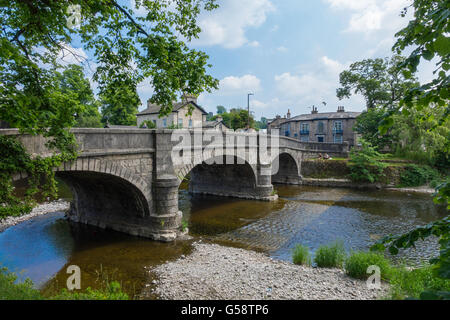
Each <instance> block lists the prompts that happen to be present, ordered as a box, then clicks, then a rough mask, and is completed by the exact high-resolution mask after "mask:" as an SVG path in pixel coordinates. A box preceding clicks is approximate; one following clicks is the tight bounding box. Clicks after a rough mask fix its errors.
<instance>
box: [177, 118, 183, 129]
mask: <svg viewBox="0 0 450 320" xmlns="http://www.w3.org/2000/svg"><path fill="white" fill-rule="evenodd" d="M178 127H180V128H183V119H178Z"/></svg>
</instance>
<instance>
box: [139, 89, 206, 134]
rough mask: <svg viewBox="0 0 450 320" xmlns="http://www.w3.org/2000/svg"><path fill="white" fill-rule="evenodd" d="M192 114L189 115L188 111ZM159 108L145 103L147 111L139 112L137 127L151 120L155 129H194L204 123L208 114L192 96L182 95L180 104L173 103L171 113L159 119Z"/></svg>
mask: <svg viewBox="0 0 450 320" xmlns="http://www.w3.org/2000/svg"><path fill="white" fill-rule="evenodd" d="M190 109H192V114H191V115H189V114H188V113H189V110H190ZM160 110H161V106H158V105H156V104H153V103H151V102H150V101H148V102H147V109H145V110H144V111H142V112H139V113H138V114H137V115H136V116H137V125H138V127H140V125H141V124H142V122H144V121H147V120H151V121H153V122H154V123H155V125H156V128H169V127H172V128H173V127H175V126H176V127H178V128H194V127H200V126H201V124H202V123H204V122H205V121H206V116H207V115H208V113H207V112H206V111H205V110H204V109H203V108H202V107H200V106H199V105H198V104H197V97H195V96H192V95H184V96H183V97H182V101H181V102H177V103H174V105H173V109H172V113H171V114H169V115H168V116H165V117H162V118H160V117H159V111H160Z"/></svg>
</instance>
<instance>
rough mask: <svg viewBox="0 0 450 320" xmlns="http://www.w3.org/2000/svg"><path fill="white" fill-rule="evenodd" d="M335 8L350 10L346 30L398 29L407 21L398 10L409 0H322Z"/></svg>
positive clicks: (366, 31)
mask: <svg viewBox="0 0 450 320" xmlns="http://www.w3.org/2000/svg"><path fill="white" fill-rule="evenodd" d="M324 1H325V2H327V3H328V4H329V5H330V7H331V8H333V9H335V10H342V11H344V10H345V11H350V12H351V15H350V20H349V23H348V27H347V29H346V30H345V31H347V32H364V33H371V32H374V31H377V30H399V29H400V28H401V26H402V25H405V24H406V23H407V21H408V19H407V18H401V17H400V12H401V10H402V9H403V8H405V7H407V6H408V5H409V3H410V1H409V0H324Z"/></svg>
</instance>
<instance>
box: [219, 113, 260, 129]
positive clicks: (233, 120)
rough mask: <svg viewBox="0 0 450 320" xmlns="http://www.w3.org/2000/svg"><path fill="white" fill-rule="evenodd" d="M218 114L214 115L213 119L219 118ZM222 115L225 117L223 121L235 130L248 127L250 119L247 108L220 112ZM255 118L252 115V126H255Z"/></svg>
mask: <svg viewBox="0 0 450 320" xmlns="http://www.w3.org/2000/svg"><path fill="white" fill-rule="evenodd" d="M217 116H218V115H216V116H214V117H213V120H215V119H217ZM220 116H221V117H222V119H223V122H224V123H225V125H226V126H227V127H228V128H230V129H233V130H237V129H243V128H246V127H247V121H248V112H247V110H244V109H240V108H233V109H231V110H230V112H225V113H222V114H220ZM255 124H256V122H255V120H254V119H253V117H252V116H251V115H250V128H255Z"/></svg>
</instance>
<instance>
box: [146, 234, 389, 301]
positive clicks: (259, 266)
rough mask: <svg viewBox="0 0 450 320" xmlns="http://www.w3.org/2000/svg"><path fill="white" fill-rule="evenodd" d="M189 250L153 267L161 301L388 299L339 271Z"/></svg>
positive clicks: (207, 247)
mask: <svg viewBox="0 0 450 320" xmlns="http://www.w3.org/2000/svg"><path fill="white" fill-rule="evenodd" d="M193 246H194V250H193V252H192V254H191V255H189V256H188V257H187V259H178V260H176V261H172V262H168V263H165V264H162V265H159V266H157V267H155V268H154V269H153V272H154V273H156V274H157V275H158V276H159V278H160V281H159V282H158V285H157V286H156V289H155V293H156V294H157V295H158V296H159V297H160V299H176V300H184V299H195V300H210V299H219V300H237V299H244V300H248V299H276V300H286V299H292V300H298V299H312V300H318V299H332V300H373V299H378V298H382V297H384V296H386V293H387V290H388V285H387V284H385V283H383V284H382V288H381V289H380V290H377V291H375V292H374V291H373V290H370V289H368V288H367V286H366V283H365V281H361V280H354V279H352V278H349V277H348V276H347V275H345V273H344V271H342V270H339V269H313V268H311V267H305V266H297V265H294V264H292V263H289V262H285V261H278V260H276V259H271V258H269V257H267V256H266V255H264V254H261V253H258V252H255V251H250V250H245V249H238V248H232V247H224V246H221V245H218V244H206V243H200V242H196V243H194V244H193ZM225 257H226V259H225ZM243 261H245V263H244V262H243ZM210 262H214V263H210ZM317 270H320V272H317ZM199 280H200V281H199ZM181 282H183V287H181V286H180V285H179V284H180V283H181Z"/></svg>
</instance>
